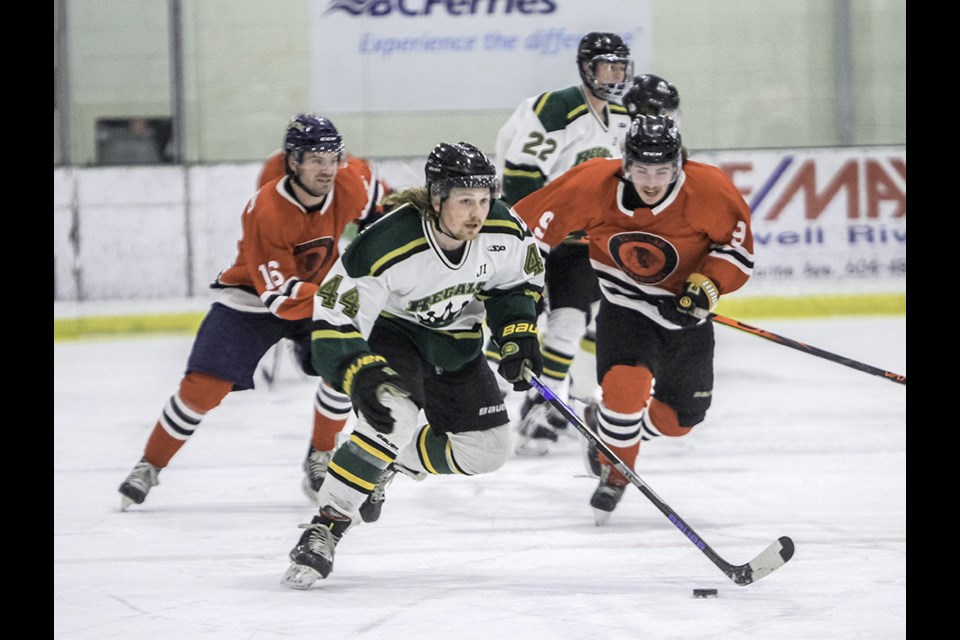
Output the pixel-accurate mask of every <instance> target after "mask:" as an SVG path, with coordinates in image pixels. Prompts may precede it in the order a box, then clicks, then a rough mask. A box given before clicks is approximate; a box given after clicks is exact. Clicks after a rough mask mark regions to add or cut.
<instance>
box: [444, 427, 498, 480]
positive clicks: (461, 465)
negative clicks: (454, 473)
mask: <svg viewBox="0 0 960 640" xmlns="http://www.w3.org/2000/svg"><path fill="white" fill-rule="evenodd" d="M447 437H448V438H449V439H450V450H451V454H452V458H453V461H454V463H455V464H456V467H457V470H458V472H459V473H464V474H467V475H475V474H478V473H490V472H491V471H496V470H497V469H499V468H500V467H502V466H503V465H504V463H506V461H507V457H508V456H509V453H510V425H509V424H502V425H500V426H499V427H494V428H492V429H485V430H484V431H464V432H462V433H450V434H447Z"/></svg>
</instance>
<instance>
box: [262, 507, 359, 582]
mask: <svg viewBox="0 0 960 640" xmlns="http://www.w3.org/2000/svg"><path fill="white" fill-rule="evenodd" d="M351 524H352V521H351V520H350V518H348V517H347V516H345V515H344V514H342V513H340V512H339V511H337V510H336V509H334V508H333V507H331V506H330V505H327V506H325V507H323V508H322V509H320V515H317V516H313V520H312V521H311V522H310V524H301V525H300V528H301V529H306V531H304V532H303V535H301V536H300V542H298V543H297V546H295V547H294V548H293V549H292V550H291V551H290V562H291V564H290V567H289V568H288V569H287V572H286V573H285V574H284V575H283V579H282V580H281V581H280V584H282V585H284V586H287V587H290V588H291V589H309V588H310V586H311V585H313V583H314V582H316V581H317V580H320V579H323V578H326V577H327V576H328V575H330V572H331V571H333V552H334V549H336V547H337V543H338V542H339V541H340V538H341V537H342V536H343V534H344V533H345V532H346V530H347V529H349V528H350V525H351Z"/></svg>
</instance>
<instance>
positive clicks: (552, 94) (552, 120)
mask: <svg viewBox="0 0 960 640" xmlns="http://www.w3.org/2000/svg"><path fill="white" fill-rule="evenodd" d="M533 112H534V114H536V116H537V118H538V119H539V120H540V124H542V125H543V128H544V129H545V130H546V131H560V130H561V129H566V128H567V127H568V126H569V125H570V123H571V122H573V121H574V120H576V119H577V118H580V117H582V116H585V115H589V114H590V107H588V106H587V101H586V99H585V98H584V97H583V92H581V91H580V87H577V86H572V87H567V88H566V89H560V90H559V91H548V92H547V93H543V94H540V95H539V96H537V97H536V99H535V100H534V101H533Z"/></svg>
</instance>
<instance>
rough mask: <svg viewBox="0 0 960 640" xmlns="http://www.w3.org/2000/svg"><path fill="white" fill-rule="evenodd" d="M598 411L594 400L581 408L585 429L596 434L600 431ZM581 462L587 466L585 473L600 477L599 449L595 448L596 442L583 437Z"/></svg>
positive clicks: (598, 408)
mask: <svg viewBox="0 0 960 640" xmlns="http://www.w3.org/2000/svg"><path fill="white" fill-rule="evenodd" d="M599 411H600V407H599V406H598V405H597V403H596V402H590V403H589V404H588V405H587V406H586V407H584V409H583V424H584V425H586V427H587V429H589V430H590V431H592V432H593V433H595V434H598V435H599V433H600V424H599V422H598V421H597V413H598V412H599ZM583 463H584V465H585V466H586V468H587V473H589V474H590V475H591V476H593V477H594V478H599V477H600V450H599V449H598V448H597V443H596V442H594V441H593V440H591V439H590V438H584V440H583Z"/></svg>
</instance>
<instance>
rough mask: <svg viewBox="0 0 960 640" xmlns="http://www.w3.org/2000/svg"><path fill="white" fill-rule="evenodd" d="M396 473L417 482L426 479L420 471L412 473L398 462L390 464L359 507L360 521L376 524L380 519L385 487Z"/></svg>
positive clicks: (412, 471)
mask: <svg viewBox="0 0 960 640" xmlns="http://www.w3.org/2000/svg"><path fill="white" fill-rule="evenodd" d="M397 473H402V474H403V475H405V476H409V477H411V478H413V479H414V480H416V481H417V482H419V481H420V480H423V479H424V478H426V477H427V474H426V473H424V472H422V471H414V470H413V469H410V468H408V467H405V466H403V465H402V464H400V463H398V462H394V463H391V464H390V466H388V467H387V468H386V469H385V470H384V472H383V473H381V474H380V478H379V479H378V480H377V486H375V487H374V488H373V492H372V493H371V494H370V495H369V496H367V499H366V500H364V501H363V504H362V505H360V519H361V520H363V521H364V522H376V521H377V520H379V519H380V510H381V509H383V502H384V500H386V499H387V496H386V491H387V486H388V485H389V484H390V483H391V482H393V479H394V478H395V477H396V476H397Z"/></svg>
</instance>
